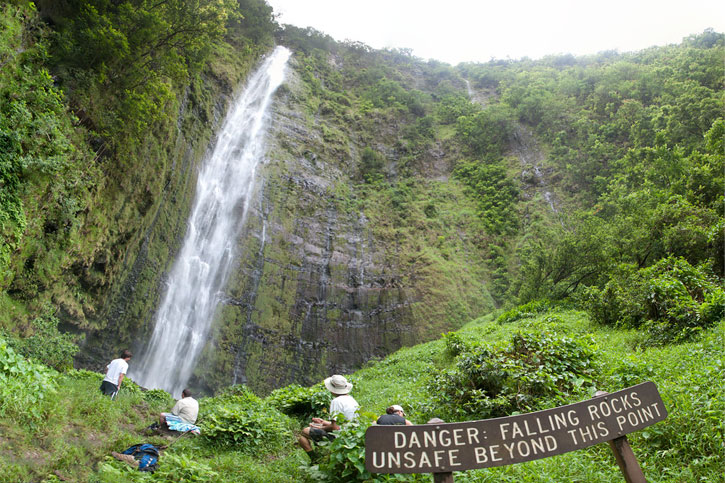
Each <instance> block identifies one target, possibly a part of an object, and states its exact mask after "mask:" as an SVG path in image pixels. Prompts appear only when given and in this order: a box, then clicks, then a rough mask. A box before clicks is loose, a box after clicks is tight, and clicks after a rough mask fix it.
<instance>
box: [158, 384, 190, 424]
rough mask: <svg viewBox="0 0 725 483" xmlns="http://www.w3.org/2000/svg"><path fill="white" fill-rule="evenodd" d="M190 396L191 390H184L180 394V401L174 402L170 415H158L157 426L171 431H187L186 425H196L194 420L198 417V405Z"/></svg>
mask: <svg viewBox="0 0 725 483" xmlns="http://www.w3.org/2000/svg"><path fill="white" fill-rule="evenodd" d="M191 396H192V394H191V390H189V389H184V390H183V391H182V392H181V399H179V400H178V401H176V404H175V405H174V407H173V409H171V413H161V414H160V415H159V424H161V427H162V428H166V427H168V428H169V429H171V430H172V431H187V429H186V428H187V427H188V425H194V424H195V423H196V418H197V417H198V416H199V403H198V402H197V400H196V399H194V398H193V397H191ZM184 425H186V426H184Z"/></svg>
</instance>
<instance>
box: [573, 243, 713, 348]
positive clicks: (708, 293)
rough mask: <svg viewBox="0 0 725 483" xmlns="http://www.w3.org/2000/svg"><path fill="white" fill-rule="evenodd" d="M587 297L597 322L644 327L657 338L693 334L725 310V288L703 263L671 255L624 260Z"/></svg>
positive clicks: (662, 339) (680, 336) (687, 336)
mask: <svg viewBox="0 0 725 483" xmlns="http://www.w3.org/2000/svg"><path fill="white" fill-rule="evenodd" d="M583 300H584V303H585V304H586V306H587V307H588V310H589V312H590V314H591V316H592V319H593V320H594V321H596V322H599V323H601V324H606V325H614V326H620V327H634V328H638V327H644V328H645V329H646V330H647V331H648V332H649V334H650V336H651V340H652V341H653V342H660V343H661V342H666V341H683V340H687V339H690V338H691V337H692V336H693V335H694V334H696V333H698V332H699V331H700V330H701V329H702V328H705V327H710V326H712V325H713V324H715V322H717V321H718V320H720V319H722V317H723V315H724V314H725V292H723V289H722V287H721V286H720V285H719V283H718V282H717V279H716V278H715V277H713V276H712V275H711V274H709V273H708V271H707V269H706V267H705V266H699V267H693V266H692V265H690V264H689V263H688V262H687V261H686V260H684V259H682V258H675V257H668V258H665V259H662V260H660V261H659V262H657V263H655V264H654V265H652V266H651V267H647V268H643V269H637V267H635V266H633V265H620V266H619V267H618V268H617V270H616V271H614V272H613V274H612V276H611V279H610V280H609V282H607V284H606V285H605V286H604V287H603V288H602V289H599V288H597V287H589V288H588V289H587V290H586V292H585V294H584V295H583Z"/></svg>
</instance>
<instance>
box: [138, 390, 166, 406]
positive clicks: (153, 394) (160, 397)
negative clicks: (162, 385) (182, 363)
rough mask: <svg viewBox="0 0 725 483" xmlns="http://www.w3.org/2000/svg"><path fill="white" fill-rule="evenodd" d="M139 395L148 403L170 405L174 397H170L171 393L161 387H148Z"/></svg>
mask: <svg viewBox="0 0 725 483" xmlns="http://www.w3.org/2000/svg"><path fill="white" fill-rule="evenodd" d="M141 396H142V397H143V400H144V401H146V402H147V403H149V404H156V405H161V406H171V405H172V404H173V402H174V398H173V397H171V394H169V393H168V392H166V391H164V390H163V389H150V390H148V391H144V392H143V393H141Z"/></svg>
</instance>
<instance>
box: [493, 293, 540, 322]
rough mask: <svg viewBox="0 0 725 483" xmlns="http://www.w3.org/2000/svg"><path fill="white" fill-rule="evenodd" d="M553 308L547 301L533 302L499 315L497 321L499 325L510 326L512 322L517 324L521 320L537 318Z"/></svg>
mask: <svg viewBox="0 0 725 483" xmlns="http://www.w3.org/2000/svg"><path fill="white" fill-rule="evenodd" d="M551 307H552V304H551V302H549V301H548V300H546V299H542V300H532V301H531V302H529V303H527V304H524V305H519V306H518V307H515V308H513V309H511V310H508V311H506V312H504V313H503V314H501V315H499V317H498V319H496V321H497V322H498V323H499V324H508V323H510V322H515V321H517V320H520V319H526V318H529V317H535V316H537V315H539V314H541V313H544V312H546V311H548V310H550V309H551Z"/></svg>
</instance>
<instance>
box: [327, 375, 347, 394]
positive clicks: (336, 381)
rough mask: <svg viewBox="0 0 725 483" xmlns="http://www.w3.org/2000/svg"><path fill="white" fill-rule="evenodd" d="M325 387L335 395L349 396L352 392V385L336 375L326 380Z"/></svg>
mask: <svg viewBox="0 0 725 483" xmlns="http://www.w3.org/2000/svg"><path fill="white" fill-rule="evenodd" d="M325 387H326V388H327V390H328V391H330V392H331V393H333V394H337V395H342V394H347V393H349V392H350V391H351V390H352V384H350V383H349V382H347V379H345V377H344V376H341V375H339V374H335V375H334V376H330V377H328V378H327V379H325Z"/></svg>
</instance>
